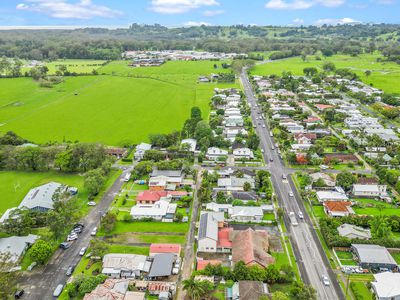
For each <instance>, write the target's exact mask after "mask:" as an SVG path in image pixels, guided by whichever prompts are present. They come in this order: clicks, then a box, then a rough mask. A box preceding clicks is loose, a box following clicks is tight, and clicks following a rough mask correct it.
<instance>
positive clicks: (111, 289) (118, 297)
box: [83, 278, 146, 300]
mask: <svg viewBox="0 0 400 300" xmlns="http://www.w3.org/2000/svg"><path fill="white" fill-rule="evenodd" d="M129 284H130V280H129V279H111V278H109V279H106V281H105V282H104V283H102V284H99V285H98V286H97V287H96V288H95V289H94V290H93V291H91V292H90V293H87V294H85V296H84V297H83V300H99V299H115V300H122V299H124V300H125V299H126V300H145V298H146V294H145V293H144V292H132V291H128V288H129Z"/></svg>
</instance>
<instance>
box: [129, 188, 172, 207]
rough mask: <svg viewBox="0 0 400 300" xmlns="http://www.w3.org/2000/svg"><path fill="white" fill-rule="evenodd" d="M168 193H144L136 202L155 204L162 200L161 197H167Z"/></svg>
mask: <svg viewBox="0 0 400 300" xmlns="http://www.w3.org/2000/svg"><path fill="white" fill-rule="evenodd" d="M167 195H168V193H167V192H166V191H143V192H140V193H139V194H138V195H137V197H136V202H137V203H140V204H153V203H155V202H157V201H159V200H160V198H161V197H167Z"/></svg>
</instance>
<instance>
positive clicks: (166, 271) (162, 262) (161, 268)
mask: <svg viewBox="0 0 400 300" xmlns="http://www.w3.org/2000/svg"><path fill="white" fill-rule="evenodd" d="M175 261H176V256H175V254H173V253H161V254H156V255H155V256H154V259H153V263H152V264H151V268H150V272H149V274H148V275H147V278H149V279H151V280H159V279H161V278H166V277H169V276H171V275H172V269H173V266H174V262H175Z"/></svg>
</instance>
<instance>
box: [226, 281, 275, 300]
mask: <svg viewBox="0 0 400 300" xmlns="http://www.w3.org/2000/svg"><path fill="white" fill-rule="evenodd" d="M225 294H226V299H227V300H253V299H254V300H257V299H261V298H262V297H263V296H264V297H266V295H267V294H268V287H267V284H265V283H263V282H262V281H247V280H242V281H239V282H235V283H234V284H233V286H232V287H230V288H227V289H226V292H225Z"/></svg>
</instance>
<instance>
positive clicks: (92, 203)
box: [87, 201, 97, 206]
mask: <svg viewBox="0 0 400 300" xmlns="http://www.w3.org/2000/svg"><path fill="white" fill-rule="evenodd" d="M96 204H97V203H96V202H94V201H89V202H88V203H87V205H89V206H96Z"/></svg>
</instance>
